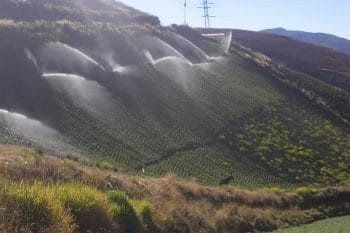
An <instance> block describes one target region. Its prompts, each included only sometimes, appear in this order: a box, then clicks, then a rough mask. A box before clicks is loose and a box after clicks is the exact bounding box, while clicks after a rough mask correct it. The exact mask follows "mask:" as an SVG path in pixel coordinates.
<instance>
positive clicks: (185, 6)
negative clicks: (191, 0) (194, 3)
mask: <svg viewBox="0 0 350 233" xmlns="http://www.w3.org/2000/svg"><path fill="white" fill-rule="evenodd" d="M184 25H187V0H185V3H184Z"/></svg>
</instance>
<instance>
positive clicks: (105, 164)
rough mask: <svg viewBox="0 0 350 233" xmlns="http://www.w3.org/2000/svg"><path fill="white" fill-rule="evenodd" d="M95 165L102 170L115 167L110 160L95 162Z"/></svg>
mask: <svg viewBox="0 0 350 233" xmlns="http://www.w3.org/2000/svg"><path fill="white" fill-rule="evenodd" d="M96 167H97V168H100V169H104V170H114V169H115V168H114V166H113V164H111V163H110V162H106V161H103V162H98V163H97V164H96Z"/></svg>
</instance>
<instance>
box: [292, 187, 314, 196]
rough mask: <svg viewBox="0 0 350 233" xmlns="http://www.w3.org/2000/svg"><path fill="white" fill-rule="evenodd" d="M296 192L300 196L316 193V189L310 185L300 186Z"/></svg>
mask: <svg viewBox="0 0 350 233" xmlns="http://www.w3.org/2000/svg"><path fill="white" fill-rule="evenodd" d="M295 192H296V193H297V194H298V195H300V196H308V195H312V194H314V193H315V192H316V190H315V189H313V188H310V187H300V188H297V189H296V190H295Z"/></svg>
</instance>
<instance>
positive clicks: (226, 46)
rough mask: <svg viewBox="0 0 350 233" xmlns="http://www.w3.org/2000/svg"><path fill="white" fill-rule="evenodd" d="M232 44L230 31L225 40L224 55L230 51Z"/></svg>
mask: <svg viewBox="0 0 350 233" xmlns="http://www.w3.org/2000/svg"><path fill="white" fill-rule="evenodd" d="M231 43H232V31H230V33H229V34H228V35H227V36H226V38H225V53H226V54H227V53H228V52H229V51H230V48H231Z"/></svg>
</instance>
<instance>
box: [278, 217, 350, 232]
mask: <svg viewBox="0 0 350 233" xmlns="http://www.w3.org/2000/svg"><path fill="white" fill-rule="evenodd" d="M349 232H350V216H346V217H339V218H331V219H327V220H322V221H318V222H314V223H312V224H308V225H305V226H301V227H293V228H289V229H284V230H279V231H275V232H274V233H349Z"/></svg>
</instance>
